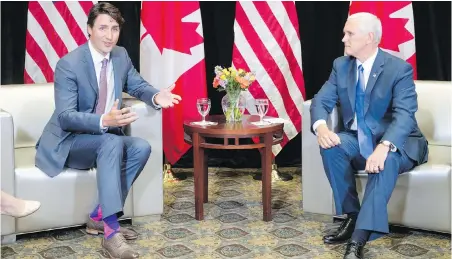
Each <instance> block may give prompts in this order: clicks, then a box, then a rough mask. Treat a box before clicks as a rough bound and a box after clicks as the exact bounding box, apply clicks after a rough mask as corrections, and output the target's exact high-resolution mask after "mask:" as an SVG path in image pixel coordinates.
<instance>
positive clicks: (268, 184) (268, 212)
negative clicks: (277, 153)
mask: <svg viewBox="0 0 452 259" xmlns="http://www.w3.org/2000/svg"><path fill="white" fill-rule="evenodd" d="M263 142H264V143H265V147H264V148H263V149H262V152H261V163H262V206H263V214H264V221H271V220H272V207H271V196H272V179H271V171H272V167H271V163H272V144H273V136H272V134H265V136H264V138H263Z"/></svg>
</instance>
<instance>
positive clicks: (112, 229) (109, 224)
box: [104, 214, 119, 239]
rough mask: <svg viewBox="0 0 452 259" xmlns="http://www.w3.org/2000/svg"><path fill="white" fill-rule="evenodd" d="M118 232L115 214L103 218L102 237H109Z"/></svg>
mask: <svg viewBox="0 0 452 259" xmlns="http://www.w3.org/2000/svg"><path fill="white" fill-rule="evenodd" d="M118 232H119V222H118V217H116V214H113V215H110V216H108V217H106V218H104V237H105V239H110V238H112V237H113V236H114V234H116V233H118Z"/></svg>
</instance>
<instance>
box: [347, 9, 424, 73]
mask: <svg viewBox="0 0 452 259" xmlns="http://www.w3.org/2000/svg"><path fill="white" fill-rule="evenodd" d="M359 12H367V13H372V14H374V15H376V16H377V17H378V18H380V21H381V26H382V27H383V35H382V37H381V42H380V48H381V49H383V50H384V51H386V52H388V53H390V54H392V55H394V56H397V57H399V58H401V59H403V60H406V61H407V62H408V63H410V64H411V65H412V66H413V77H414V79H417V69H416V45H415V40H414V17H413V5H412V4H411V1H406V2H403V1H400V2H392V1H388V2H386V1H381V2H380V1H376V2H372V1H369V2H368V1H363V2H360V1H352V2H351V4H350V11H349V14H350V15H351V14H354V13H359Z"/></svg>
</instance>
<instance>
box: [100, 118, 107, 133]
mask: <svg viewBox="0 0 452 259" xmlns="http://www.w3.org/2000/svg"><path fill="white" fill-rule="evenodd" d="M104 115H105V114H102V115H101V116H100V121H99V129H100V131H101V132H102V133H105V132H107V130H108V127H104V125H102V118H103V117H104Z"/></svg>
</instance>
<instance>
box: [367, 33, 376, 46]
mask: <svg viewBox="0 0 452 259" xmlns="http://www.w3.org/2000/svg"><path fill="white" fill-rule="evenodd" d="M374 41H375V34H374V33H373V32H369V33H368V34H367V42H366V43H367V44H372V43H374Z"/></svg>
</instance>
